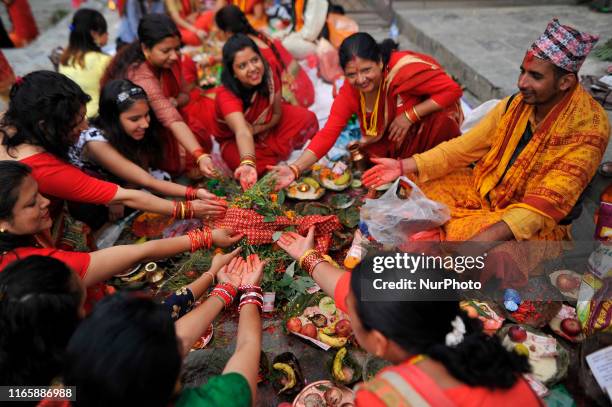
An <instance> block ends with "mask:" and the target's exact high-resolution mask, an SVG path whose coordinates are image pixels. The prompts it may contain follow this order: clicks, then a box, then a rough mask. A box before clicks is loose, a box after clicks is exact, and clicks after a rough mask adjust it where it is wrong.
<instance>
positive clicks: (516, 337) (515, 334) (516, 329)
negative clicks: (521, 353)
mask: <svg viewBox="0 0 612 407" xmlns="http://www.w3.org/2000/svg"><path fill="white" fill-rule="evenodd" d="M508 337H509V338H510V340H511V341H512V342H518V343H520V342H525V340H526V339H527V331H526V330H525V328H523V327H521V326H518V325H513V326H511V327H510V329H508Z"/></svg>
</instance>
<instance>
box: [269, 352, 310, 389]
mask: <svg viewBox="0 0 612 407" xmlns="http://www.w3.org/2000/svg"><path fill="white" fill-rule="evenodd" d="M272 386H273V387H274V390H275V391H276V392H277V393H278V394H279V395H284V396H287V397H292V396H295V395H296V394H298V393H299V392H300V391H301V390H302V389H303V388H304V375H303V374H302V370H301V368H300V363H299V361H298V360H297V358H296V357H295V355H294V354H293V353H291V352H285V353H281V354H280V355H278V356H276V357H275V358H274V360H273V361H272Z"/></svg>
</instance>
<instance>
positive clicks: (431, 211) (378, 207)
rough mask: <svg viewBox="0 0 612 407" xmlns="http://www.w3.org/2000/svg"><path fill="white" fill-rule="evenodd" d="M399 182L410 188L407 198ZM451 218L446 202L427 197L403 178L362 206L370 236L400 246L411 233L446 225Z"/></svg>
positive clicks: (384, 242)
mask: <svg viewBox="0 0 612 407" xmlns="http://www.w3.org/2000/svg"><path fill="white" fill-rule="evenodd" d="M400 181H403V182H405V183H407V184H408V185H409V186H410V187H411V188H412V190H411V192H410V195H409V196H408V197H407V198H406V199H402V198H400V197H398V195H397V190H398V188H399V185H400ZM449 219H450V211H449V209H448V208H447V207H446V205H444V204H442V203H439V202H436V201H432V200H431V199H428V198H427V197H426V196H425V194H423V192H422V191H421V190H420V189H419V187H417V185H416V184H415V183H414V182H412V181H410V180H409V179H408V178H406V177H400V178H398V179H397V180H395V182H394V183H393V185H392V186H391V187H390V188H389V189H388V190H387V192H385V193H384V194H383V195H382V196H381V197H380V198H378V199H366V202H365V205H363V207H362V208H361V220H362V221H363V222H365V224H366V225H367V227H368V232H369V233H370V235H371V236H372V237H373V238H374V239H375V240H376V241H377V242H379V243H382V244H390V245H395V246H398V245H401V244H402V243H405V242H406V241H408V239H409V238H410V236H412V235H414V234H415V233H418V232H422V231H424V230H429V229H433V228H435V227H438V226H440V225H443V224H444V223H445V222H446V221H448V220H449Z"/></svg>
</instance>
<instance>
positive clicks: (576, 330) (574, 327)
mask: <svg viewBox="0 0 612 407" xmlns="http://www.w3.org/2000/svg"><path fill="white" fill-rule="evenodd" d="M561 330H562V331H563V333H564V334H566V335H567V336H576V335H578V334H580V332H581V331H582V328H581V327H580V322H578V320H577V319H575V318H565V319H564V320H563V321H561Z"/></svg>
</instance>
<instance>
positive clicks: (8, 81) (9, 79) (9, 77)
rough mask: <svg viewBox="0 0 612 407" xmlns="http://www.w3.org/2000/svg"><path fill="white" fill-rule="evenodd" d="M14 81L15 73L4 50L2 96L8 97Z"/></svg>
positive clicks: (1, 58) (0, 74) (0, 67)
mask: <svg viewBox="0 0 612 407" xmlns="http://www.w3.org/2000/svg"><path fill="white" fill-rule="evenodd" d="M14 82H15V73H14V72H13V69H12V68H11V65H10V64H9V62H8V61H7V60H6V57H5V56H4V54H3V53H2V51H0V97H2V98H4V97H8V94H9V91H10V90H11V86H13V83H14Z"/></svg>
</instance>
